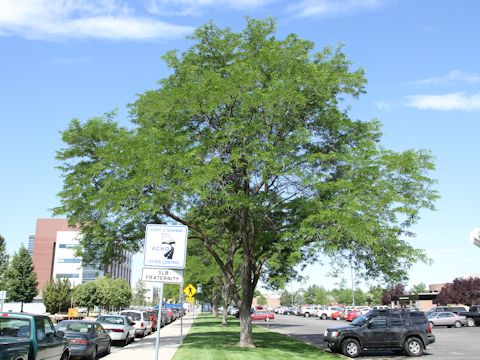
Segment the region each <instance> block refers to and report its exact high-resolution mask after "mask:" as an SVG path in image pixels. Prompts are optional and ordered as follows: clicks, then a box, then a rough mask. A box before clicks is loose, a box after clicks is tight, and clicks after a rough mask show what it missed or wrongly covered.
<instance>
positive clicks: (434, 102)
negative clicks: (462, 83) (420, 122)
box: [406, 92, 480, 112]
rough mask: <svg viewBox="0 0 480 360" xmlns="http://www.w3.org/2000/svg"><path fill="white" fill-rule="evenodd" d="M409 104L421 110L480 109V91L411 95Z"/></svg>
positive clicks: (407, 100)
mask: <svg viewBox="0 0 480 360" xmlns="http://www.w3.org/2000/svg"><path fill="white" fill-rule="evenodd" d="M406 103H407V106H409V107H413V108H417V109H420V110H439V111H466V112H472V111H480V93H477V94H473V95H470V96H469V95H467V94H465V92H458V93H450V94H443V95H411V96H407V98H406Z"/></svg>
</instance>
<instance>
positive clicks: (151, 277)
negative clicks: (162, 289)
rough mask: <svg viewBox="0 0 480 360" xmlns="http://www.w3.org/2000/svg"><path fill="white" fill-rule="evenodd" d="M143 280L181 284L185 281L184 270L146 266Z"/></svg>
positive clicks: (143, 271) (143, 270)
mask: <svg viewBox="0 0 480 360" xmlns="http://www.w3.org/2000/svg"><path fill="white" fill-rule="evenodd" d="M142 281H146V282H162V283H167V284H181V283H182V282H183V271H182V270H173V269H156V268H145V267H144V268H143V269H142Z"/></svg>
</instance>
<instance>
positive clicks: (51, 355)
mask: <svg viewBox="0 0 480 360" xmlns="http://www.w3.org/2000/svg"><path fill="white" fill-rule="evenodd" d="M35 328H36V333H37V345H38V352H37V359H38V360H48V359H60V357H61V356H62V351H63V347H64V345H63V344H64V340H63V338H61V337H58V336H56V334H55V327H54V326H53V324H52V321H51V320H50V318H49V317H47V316H39V317H35Z"/></svg>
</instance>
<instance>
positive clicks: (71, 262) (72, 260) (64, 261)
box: [57, 259, 80, 264]
mask: <svg viewBox="0 0 480 360" xmlns="http://www.w3.org/2000/svg"><path fill="white" fill-rule="evenodd" d="M57 263H67V264H78V263H80V259H57Z"/></svg>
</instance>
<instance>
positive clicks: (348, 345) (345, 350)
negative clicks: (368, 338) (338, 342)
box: [342, 339, 361, 358]
mask: <svg viewBox="0 0 480 360" xmlns="http://www.w3.org/2000/svg"><path fill="white" fill-rule="evenodd" d="M360 352H361V349H360V343H359V342H358V341H357V340H355V339H345V340H343V342H342V354H343V355H345V356H348V357H351V358H356V357H359V356H360Z"/></svg>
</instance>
